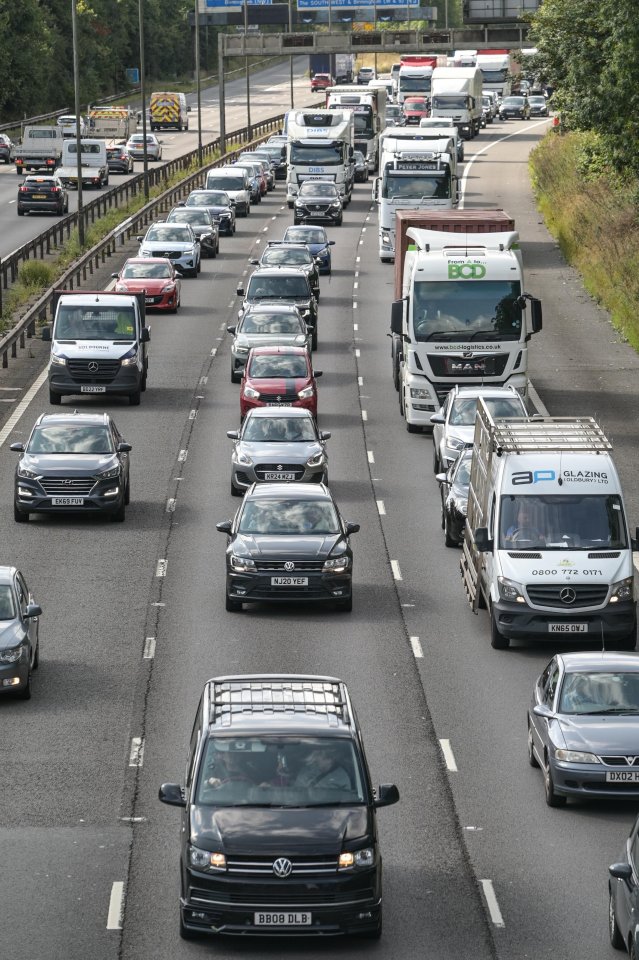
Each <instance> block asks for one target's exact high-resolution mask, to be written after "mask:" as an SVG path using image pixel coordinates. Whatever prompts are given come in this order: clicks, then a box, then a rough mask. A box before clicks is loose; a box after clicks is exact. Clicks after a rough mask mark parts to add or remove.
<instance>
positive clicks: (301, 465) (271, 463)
mask: <svg viewBox="0 0 639 960" xmlns="http://www.w3.org/2000/svg"><path fill="white" fill-rule="evenodd" d="M330 436H331V435H330V433H326V432H320V431H318V429H317V424H316V422H315V418H314V417H313V414H312V413H311V412H310V410H303V409H302V408H300V407H276V408H275V407H258V408H256V409H254V410H249V412H248V413H247V415H246V418H245V420H244V423H243V424H242V429H241V430H229V431H228V433H227V437H229V439H230V440H233V441H234V444H233V453H232V455H231V494H232V496H234V497H241V496H242V495H243V493H244V491H245V490H248V488H249V487H250V486H251V484H253V483H273V482H278V481H280V482H283V483H285V482H289V483H290V482H293V481H296V482H303V483H328V455H327V453H326V449H325V446H326V441H327V440H329V439H330Z"/></svg>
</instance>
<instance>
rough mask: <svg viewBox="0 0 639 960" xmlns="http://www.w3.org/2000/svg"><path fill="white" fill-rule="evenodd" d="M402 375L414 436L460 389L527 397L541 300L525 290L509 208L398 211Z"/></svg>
mask: <svg viewBox="0 0 639 960" xmlns="http://www.w3.org/2000/svg"><path fill="white" fill-rule="evenodd" d="M396 220H397V225H396V233H395V301H394V302H393V305H392V309H391V341H392V361H393V378H394V381H395V385H396V386H397V388H398V390H399V402H400V409H401V412H402V415H403V417H404V420H405V422H406V429H407V430H408V432H409V433H415V432H417V431H420V430H422V428H424V427H428V428H429V429H430V428H431V422H430V418H431V416H432V414H434V413H435V412H436V411H437V410H439V408H440V406H441V403H442V400H443V399H444V397H445V396H446V395H447V393H448V392H449V390H450V389H451V388H452V387H454V386H455V384H462V385H464V386H469V387H470V386H481V385H486V386H506V385H507V384H510V385H511V386H513V387H515V389H516V390H517V392H518V393H519V394H520V395H521V396H522V397H524V398H526V396H527V391H528V376H527V369H528V341H529V340H530V337H531V335H532V334H534V333H537V332H538V331H539V330H541V326H542V314H541V303H540V302H539V300H537V299H536V298H534V297H531V296H529V295H528V294H526V293H524V275H523V266H522V259H521V251H520V249H519V235H518V234H517V233H516V231H515V230H514V226H515V224H514V221H513V220H512V218H511V217H510V216H509V215H508V214H507V213H506V212H505V211H503V210H442V211H435V210H417V211H409V210H400V211H398V212H397V214H396Z"/></svg>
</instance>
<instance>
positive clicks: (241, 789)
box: [196, 737, 367, 808]
mask: <svg viewBox="0 0 639 960" xmlns="http://www.w3.org/2000/svg"><path fill="white" fill-rule="evenodd" d="M366 793H367V791H366V788H365V781H364V777H363V775H362V770H361V765H360V763H359V761H358V757H357V754H356V752H355V750H354V747H353V744H352V742H351V741H350V740H346V739H342V738H338V737H210V738H209V740H208V742H207V744H206V749H205V751H204V753H203V756H202V762H201V764H200V770H199V775H198V784H197V801H196V802H197V803H200V804H206V805H207V806H214V807H235V806H249V807H270V806H276V807H278V808H281V807H321V806H327V807H329V806H330V807H332V806H338V805H342V804H344V805H348V806H351V805H354V804H361V803H365V802H366Z"/></svg>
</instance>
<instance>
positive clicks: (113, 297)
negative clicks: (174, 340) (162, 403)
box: [42, 290, 151, 406]
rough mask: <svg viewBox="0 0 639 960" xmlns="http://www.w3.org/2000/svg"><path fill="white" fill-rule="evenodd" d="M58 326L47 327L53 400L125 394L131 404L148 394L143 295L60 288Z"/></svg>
mask: <svg viewBox="0 0 639 960" xmlns="http://www.w3.org/2000/svg"><path fill="white" fill-rule="evenodd" d="M54 306H55V317H54V320H53V328H51V327H49V326H45V327H43V328H42V339H43V340H45V341H48V342H50V343H51V356H50V359H49V368H48V375H49V402H50V403H52V404H60V403H61V402H62V397H64V396H69V395H72V394H92V395H93V394H98V393H99V394H105V395H107V396H109V397H111V396H118V395H119V396H126V397H128V398H129V404H130V405H131V406H137V405H138V404H139V403H140V394H141V393H142V392H143V391H144V390H146V380H147V373H148V365H149V362H148V358H147V353H146V349H147V348H146V345H147V343H148V342H149V340H150V339H151V335H150V331H149V328H148V327H147V326H145V325H144V310H145V297H144V292H142V293H112V292H111V291H109V292H108V293H106V292H105V291H103V290H100V291H93V292H92V291H89V290H74V291H69V290H57V291H56V292H55V298H54Z"/></svg>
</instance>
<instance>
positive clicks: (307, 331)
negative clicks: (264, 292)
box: [226, 302, 313, 383]
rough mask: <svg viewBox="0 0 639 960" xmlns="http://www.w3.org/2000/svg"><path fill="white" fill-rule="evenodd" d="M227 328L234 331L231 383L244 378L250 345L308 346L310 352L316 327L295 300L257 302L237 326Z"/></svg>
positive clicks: (231, 331)
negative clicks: (305, 316)
mask: <svg viewBox="0 0 639 960" xmlns="http://www.w3.org/2000/svg"><path fill="white" fill-rule="evenodd" d="M226 329H227V331H228V332H229V333H232V334H233V343H232V345H231V383H239V382H240V380H241V379H242V371H243V370H244V367H245V366H246V360H247V357H248V355H249V350H250V349H251V347H276V346H283V347H285V346H291V347H306V349H307V350H308V352H309V353H310V352H311V349H312V340H313V328H312V327H310V326H308V325H307V324H306V322H305V321H304V319H303V317H302V314H301V313H300V311H299V309H298V308H297V307H296V306H295V304H294V303H277V302H275V303H260V304H255V305H254V306H252V307H251V308H250V309H249V310H247V311H246V313H244V314H242V316H241V317H240V319H239V320H238V321H237V325H236V326H233V325H230V326H228V327H227V328H226Z"/></svg>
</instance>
